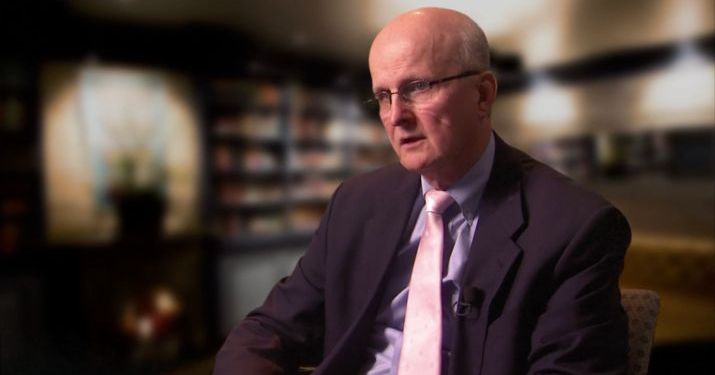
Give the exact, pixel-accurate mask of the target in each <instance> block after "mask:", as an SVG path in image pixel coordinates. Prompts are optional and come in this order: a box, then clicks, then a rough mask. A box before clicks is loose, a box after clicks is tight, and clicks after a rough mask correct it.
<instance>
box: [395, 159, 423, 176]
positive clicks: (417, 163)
mask: <svg viewBox="0 0 715 375" xmlns="http://www.w3.org/2000/svg"><path fill="white" fill-rule="evenodd" d="M400 164H402V166H403V167H404V168H405V169H407V170H408V171H410V172H417V173H420V174H421V173H422V172H423V171H424V170H425V169H427V163H425V162H424V161H422V160H414V159H411V158H400Z"/></svg>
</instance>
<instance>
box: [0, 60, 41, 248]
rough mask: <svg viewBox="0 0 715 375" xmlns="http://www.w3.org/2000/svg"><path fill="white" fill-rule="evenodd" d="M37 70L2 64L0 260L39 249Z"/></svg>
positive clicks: (9, 62)
mask: <svg viewBox="0 0 715 375" xmlns="http://www.w3.org/2000/svg"><path fill="white" fill-rule="evenodd" d="M34 73H35V72H34V68H33V66H32V65H31V64H27V61H25V60H24V59H22V58H20V57H16V58H13V57H9V58H2V59H0V255H12V254H15V253H17V252H18V251H21V249H24V248H28V247H34V246H31V243H32V242H33V241H35V240H36V239H37V238H38V236H39V234H40V231H41V228H39V226H38V225H37V223H39V222H41V220H40V218H41V213H40V209H41V207H40V205H39V201H40V194H41V193H40V189H39V186H40V183H39V177H40V176H39V173H40V172H39V168H38V158H37V142H36V136H37V129H36V125H35V123H36V118H35V98H36V91H35V86H34V83H35V82H34V80H33V77H34Z"/></svg>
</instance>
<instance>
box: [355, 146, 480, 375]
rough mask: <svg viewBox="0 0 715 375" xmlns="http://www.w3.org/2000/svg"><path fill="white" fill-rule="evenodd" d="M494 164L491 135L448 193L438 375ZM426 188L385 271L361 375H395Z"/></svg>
mask: <svg viewBox="0 0 715 375" xmlns="http://www.w3.org/2000/svg"><path fill="white" fill-rule="evenodd" d="M493 161H494V135H493V134H492V135H491V137H490V139H489V143H488V145H487V147H486V149H485V151H484V153H483V155H482V157H481V158H480V159H479V161H477V162H476V163H475V164H474V166H472V168H471V169H470V170H469V171H468V172H467V174H465V175H464V176H463V177H462V178H461V179H460V180H459V181H457V183H456V184H454V186H452V187H451V188H449V189H447V192H448V193H449V195H450V196H452V198H453V199H454V200H455V202H456V203H457V204H456V205H455V204H453V205H452V206H450V207H449V208H448V209H447V211H446V212H445V213H444V214H443V216H444V220H445V222H446V223H447V224H446V228H447V231H445V243H444V256H445V261H444V262H443V264H445V265H446V267H447V268H446V270H443V272H442V274H443V275H444V276H443V277H442V297H443V298H442V302H443V306H442V312H443V314H442V350H443V352H442V368H443V371H442V372H443V373H446V368H447V365H448V358H449V353H450V351H451V347H450V345H451V342H452V334H453V332H451V331H450V329H449V328H450V327H452V326H453V325H452V323H453V320H454V319H455V315H454V313H455V309H456V306H457V303H458V302H459V294H460V287H459V286H460V285H461V281H462V271H463V268H464V263H465V262H466V261H467V256H468V255H469V249H470V247H471V245H472V239H473V238H474V234H475V233H476V229H477V222H478V221H479V216H478V212H477V207H478V206H479V200H480V199H481V197H482V192H483V191H484V186H485V185H486V183H487V180H488V179H489V173H490V172H491V169H492V164H493ZM430 190H432V186H430V184H429V183H428V182H427V180H426V179H425V178H424V177H422V194H421V195H419V196H418V197H417V199H416V200H415V203H414V205H413V208H412V216H411V220H410V222H414V217H415V216H416V215H417V221H416V222H415V226H414V229H413V230H412V234H411V236H410V239H409V241H408V242H407V243H405V244H404V245H403V246H402V247H401V248H400V249H399V250H398V252H397V255H396V257H397V258H396V259H395V261H394V263H393V264H392V265H391V266H390V270H389V271H388V272H389V273H390V275H391V277H390V279H389V280H388V281H387V285H386V288H385V293H384V295H383V300H382V302H380V306H379V307H378V311H377V318H376V320H375V324H374V326H373V331H372V333H371V336H370V342H369V345H368V359H369V361H368V363H366V364H365V366H364V367H363V369H362V371H361V373H362V374H368V375H388V374H389V375H395V374H397V367H398V363H399V360H400V349H401V347H402V327H403V323H404V320H405V308H406V307H407V292H408V288H407V285H408V283H409V279H410V274H411V273H412V263H413V261H414V257H415V252H416V251H417V246H418V245H419V242H420V237H421V236H422V231H423V230H424V226H425V210H424V203H425V202H424V194H426V193H427V192H428V191H430ZM447 232H449V235H447ZM445 271H446V272H445Z"/></svg>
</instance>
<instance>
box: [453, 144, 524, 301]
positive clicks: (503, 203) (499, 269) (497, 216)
mask: <svg viewBox="0 0 715 375" xmlns="http://www.w3.org/2000/svg"><path fill="white" fill-rule="evenodd" d="M495 139H496V148H495V155H494V165H493V167H492V172H491V175H490V176H489V182H488V183H487V186H486V188H485V190H484V195H483V196H482V200H481V202H480V204H479V223H478V224H477V231H476V234H475V238H474V241H473V242H472V248H471V249H470V253H469V257H468V259H467V264H466V269H465V277H464V283H463V284H464V286H465V287H467V288H478V289H480V290H481V291H482V292H483V297H484V302H485V303H489V302H490V301H491V300H492V299H493V298H494V297H495V295H496V293H497V291H498V289H499V286H500V285H501V283H502V281H503V280H504V277H505V276H506V274H507V272H508V270H509V269H510V268H511V265H512V263H513V262H514V261H515V260H516V259H517V258H518V256H519V254H520V253H521V249H520V248H519V246H518V245H517V244H516V243H515V242H514V241H513V239H514V238H515V234H517V233H518V231H519V230H520V229H521V228H522V227H523V225H524V224H525V216H524V211H523V207H522V200H521V181H520V179H521V175H522V170H521V168H522V167H521V165H520V162H519V156H520V154H519V153H518V152H517V151H515V150H514V149H512V148H511V147H509V146H508V145H507V144H506V143H504V141H502V140H501V139H500V138H499V137H495Z"/></svg>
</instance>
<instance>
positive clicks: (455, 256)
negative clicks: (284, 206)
mask: <svg viewBox="0 0 715 375" xmlns="http://www.w3.org/2000/svg"><path fill="white" fill-rule="evenodd" d="M488 61H489V55H488V45H487V41H486V38H485V37H484V34H483V33H482V31H481V30H480V29H479V27H478V26H477V25H476V24H475V23H474V22H473V21H471V20H470V19H469V18H468V17H466V16H465V15H463V14H461V13H458V12H455V11H451V10H446V9H438V8H424V9H418V10H416V11H412V12H409V13H406V14H404V15H401V16H399V17H397V18H396V19H395V20H393V21H392V22H390V23H389V24H388V25H387V26H386V27H385V28H384V29H383V30H382V31H381V32H380V33H379V34H378V35H377V37H376V38H375V40H374V42H373V44H372V47H371V50H370V56H369V65H370V73H371V75H372V86H373V90H374V92H375V100H376V101H377V102H378V104H379V107H380V109H379V111H380V117H381V119H382V122H383V124H384V127H385V130H386V133H387V136H388V138H389V139H390V142H391V144H392V147H393V148H394V150H395V152H396V153H397V155H398V156H399V160H400V164H401V165H395V166H388V167H385V168H383V169H380V170H378V171H375V172H372V173H369V174H367V175H364V176H359V177H356V178H353V179H350V180H348V181H346V182H345V183H344V184H343V185H341V186H340V187H339V188H338V189H337V191H336V192H335V194H334V195H333V198H332V200H331V202H330V205H329V207H328V209H327V211H326V213H325V216H324V217H323V219H322V221H321V224H320V227H319V229H318V230H317V231H316V233H315V236H314V237H313V240H312V242H311V244H310V247H309V249H308V251H307V252H306V254H305V255H304V256H303V258H302V259H301V260H300V262H299V263H298V265H297V267H296V269H295V271H294V272H293V274H292V275H291V276H289V277H287V278H285V279H283V280H282V281H281V282H280V283H279V284H278V285H276V287H275V288H274V289H273V290H272V292H271V293H270V295H269V296H268V298H267V300H266V302H265V303H264V305H263V306H261V307H260V308H258V309H257V310H255V311H254V312H252V313H250V314H249V315H248V316H247V317H246V319H245V320H243V321H242V322H240V323H239V324H238V325H237V326H236V327H235V328H234V329H233V331H232V332H231V333H230V335H229V337H228V338H227V340H226V343H225V344H224V346H223V348H222V349H221V351H220V352H219V353H218V355H217V359H216V369H215V372H216V373H217V374H230V373H236V374H239V373H240V374H283V373H291V372H293V371H294V369H295V367H296V366H297V365H298V364H299V363H298V361H299V359H296V358H295V356H294V353H296V352H299V351H305V349H306V348H311V345H312V346H316V345H317V346H318V347H319V348H320V349H322V358H321V361H320V363H319V364H318V365H317V367H316V368H315V371H314V374H355V373H361V374H396V373H397V372H398V370H399V372H400V374H428V373H431V374H438V373H442V374H455V375H457V374H525V373H559V374H620V373H623V372H624V371H625V368H626V361H627V355H626V353H627V337H626V336H627V334H626V330H627V323H626V319H625V315H624V312H623V309H622V308H621V306H620V294H619V289H618V276H619V274H620V272H621V270H622V266H623V257H624V252H625V248H626V247H627V245H628V242H629V240H630V231H629V228H628V224H627V222H626V220H625V218H624V217H623V216H622V215H621V214H620V213H619V212H618V210H616V209H615V208H614V207H613V206H611V205H610V204H609V203H608V202H606V201H604V200H602V199H601V198H599V197H597V196H595V195H593V194H590V193H587V192H585V191H583V190H581V189H579V188H578V187H576V186H575V185H574V184H573V183H572V182H571V181H570V180H568V179H567V178H565V177H563V176H561V175H559V174H558V173H556V172H555V171H553V170H552V169H550V168H548V167H546V166H544V165H542V164H540V163H538V162H536V161H534V160H533V159H531V158H529V157H528V156H526V155H525V154H523V153H521V152H519V151H517V150H515V149H513V148H511V147H510V146H508V145H506V144H505V143H504V142H503V141H501V139H500V138H499V137H498V136H496V135H495V134H494V133H493V131H492V128H491V120H490V111H491V106H492V103H493V102H494V98H495V96H496V91H497V83H496V79H495V77H494V75H493V74H492V73H491V72H490V71H489V63H488ZM443 192H446V193H448V196H447V198H445V202H447V203H445V204H444V205H445V206H447V208H445V209H443V208H439V210H437V209H435V210H436V211H440V212H441V210H443V213H441V214H440V213H439V212H432V209H430V208H429V207H428V209H425V208H424V206H425V199H428V204H427V205H428V206H430V205H431V204H433V203H432V202H433V201H432V198H430V197H434V196H435V195H440V196H446V195H445V194H443ZM425 196H426V197H427V198H423V197H425ZM430 207H432V206H430ZM426 211H429V212H426ZM434 223H437V224H434ZM425 228H438V229H436V230H437V231H439V232H443V233H439V236H440V240H439V241H437V242H432V245H433V246H432V245H423V244H421V243H420V242H421V241H422V240H423V239H426V238H428V237H430V238H431V237H433V235H434V233H438V232H431V233H430V234H429V235H428V234H427V231H425V232H424V234H423V230H426V229H425ZM430 230H432V229H430ZM442 236H443V238H442ZM425 242H427V241H426V240H425ZM423 246H424V248H425V249H428V248H430V246H432V247H434V248H438V249H439V251H441V253H440V252H435V251H432V252H429V251H430V250H425V253H424V254H432V255H429V256H432V258H423V255H422V254H423V253H422V252H423V250H422V248H423ZM434 254H438V255H437V256H435V255H434ZM425 256H428V255H425ZM421 259H431V260H428V261H424V260H421ZM442 261H443V262H442ZM440 263H442V264H443V266H442V267H439V265H440ZM418 264H419V266H418ZM430 264H437V266H431V265H430ZM430 267H432V268H435V267H436V268H438V269H440V270H439V271H437V278H438V280H437V282H436V285H437V287H436V288H437V289H435V287H429V286H424V287H423V285H422V284H421V282H422V281H424V280H426V278H423V276H421V275H422V274H423V273H422V272H423V271H424V270H425V269H428V268H430ZM418 269H419V271H418ZM440 271H441V274H440ZM440 278H441V280H440ZM430 288H431V289H430ZM411 290H412V292H410V291H411ZM418 290H420V291H422V290H429V291H430V293H433V292H434V291H435V290H437V292H436V293H437V298H438V301H439V300H440V299H441V303H440V302H437V303H426V304H423V305H422V306H421V307H422V309H420V307H419V306H418V305H419V303H418V302H414V301H418V300H420V299H421V298H429V297H423V294H422V293H421V292H418ZM418 295H419V296H420V297H418ZM432 296H434V294H432ZM440 305H441V306H440ZM414 306H418V307H414ZM435 308H436V314H440V315H437V317H436V318H435V317H434V315H426V314H435V311H430V312H429V313H426V312H425V311H426V310H435ZM420 314H422V315H420ZM420 316H422V317H420ZM424 316H431V318H428V319H424ZM420 319H423V320H420ZM418 321H421V322H422V323H419V325H420V326H419V327H417V328H414V326H415V325H418V323H414V322H418ZM435 322H436V323H435ZM405 323H407V324H405ZM408 327H409V328H408ZM418 336H422V339H420V338H419V337H418ZM424 337H427V339H426V340H424ZM420 340H422V341H420ZM430 342H431V344H430ZM316 343H317V344H316ZM420 345H426V346H429V345H431V346H430V347H421V346H420ZM415 347H419V348H418V349H415ZM406 358H407V359H406ZM408 362H411V363H412V364H418V366H419V367H418V368H417V369H410V367H409V366H410V363H408Z"/></svg>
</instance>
